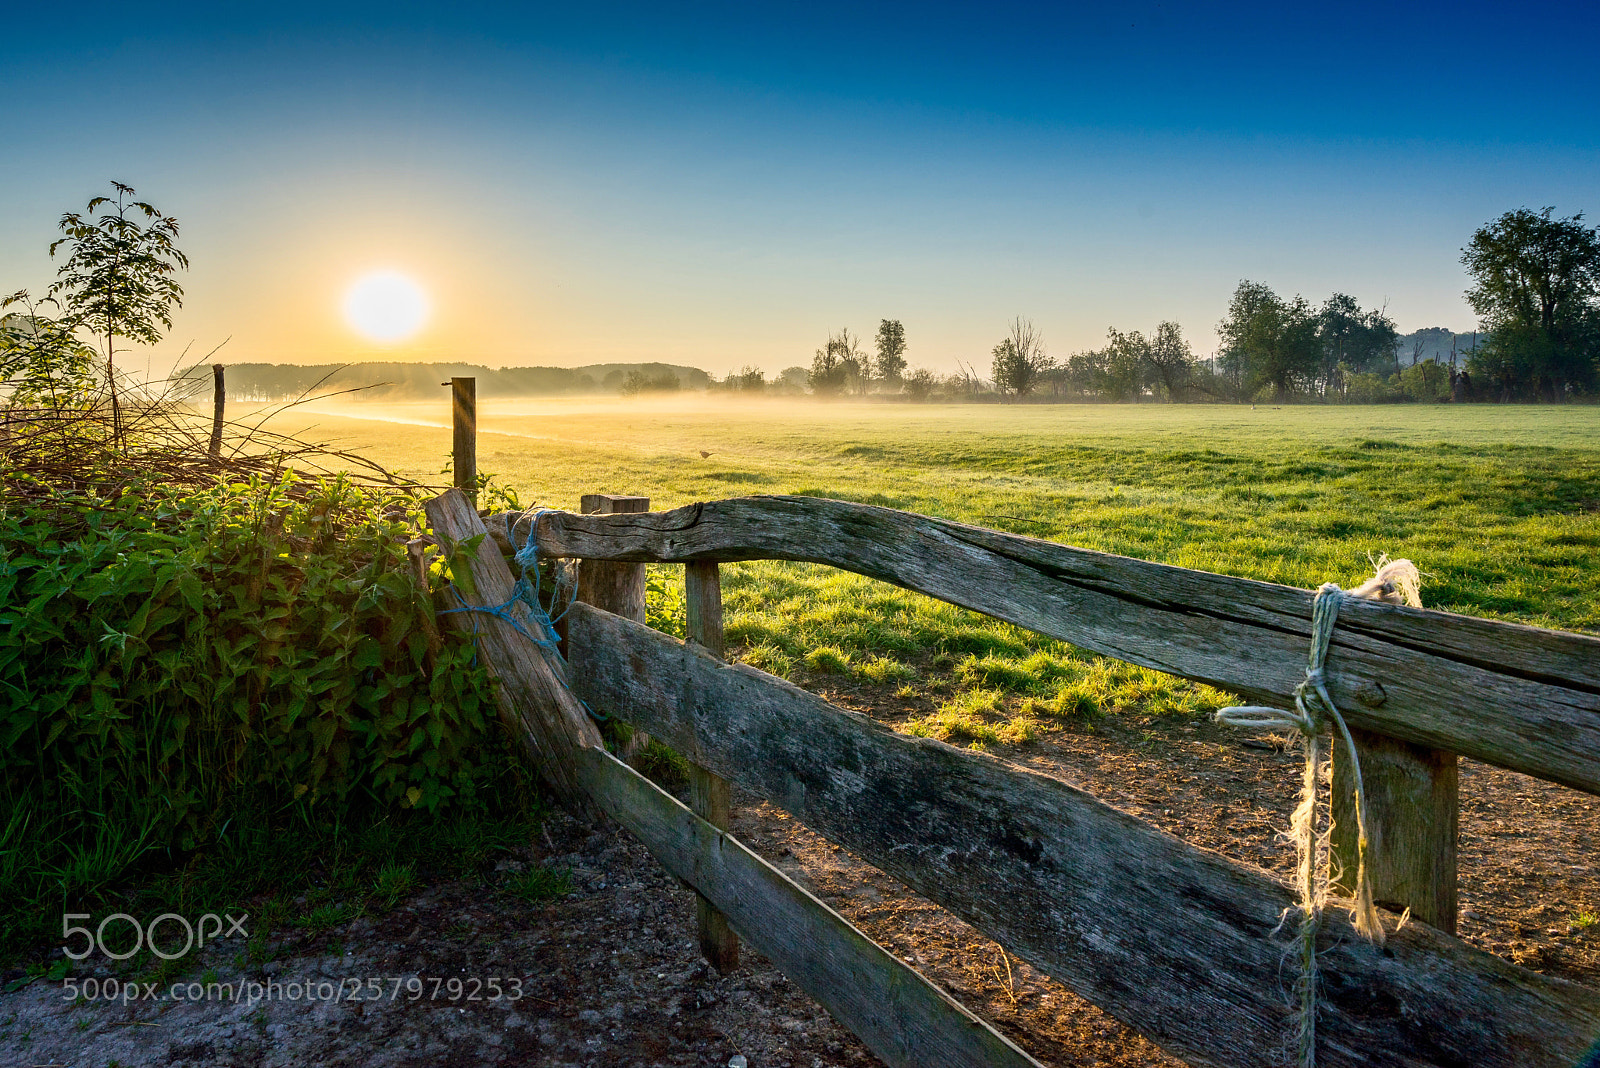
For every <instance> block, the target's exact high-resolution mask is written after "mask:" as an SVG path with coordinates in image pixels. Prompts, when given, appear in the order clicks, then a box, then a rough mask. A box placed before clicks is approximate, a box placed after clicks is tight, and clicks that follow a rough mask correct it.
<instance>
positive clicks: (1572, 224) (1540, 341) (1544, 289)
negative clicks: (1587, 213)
mask: <svg viewBox="0 0 1600 1068" xmlns="http://www.w3.org/2000/svg"><path fill="white" fill-rule="evenodd" d="M1552 211H1554V209H1553V208H1545V209H1544V210H1543V211H1540V212H1535V211H1530V210H1529V209H1527V208H1519V209H1517V210H1516V211H1508V212H1506V213H1505V214H1504V215H1502V216H1500V218H1498V219H1496V220H1495V221H1494V222H1492V223H1489V224H1488V225H1486V226H1483V227H1480V228H1479V229H1478V230H1477V232H1475V233H1474V234H1473V235H1472V240H1471V241H1470V242H1469V243H1468V244H1467V247H1466V248H1464V249H1462V250H1461V262H1462V264H1463V265H1464V266H1465V267H1466V268H1467V270H1468V271H1469V272H1470V273H1471V274H1472V277H1473V281H1474V284H1473V287H1472V288H1471V289H1469V290H1468V291H1467V302H1468V303H1469V304H1471V305H1472V310H1473V311H1475V312H1477V313H1478V317H1479V319H1480V320H1481V321H1482V323H1483V326H1484V329H1486V330H1488V331H1489V340H1488V343H1487V344H1486V345H1485V346H1483V349H1482V350H1481V352H1480V354H1479V356H1478V358H1477V360H1476V365H1475V366H1474V365H1473V364H1470V363H1469V367H1470V368H1471V370H1472V371H1473V372H1474V373H1477V374H1482V375H1484V376H1485V377H1488V378H1490V379H1492V380H1494V381H1496V382H1498V383H1499V385H1500V389H1501V395H1502V397H1503V399H1511V398H1512V397H1514V396H1535V397H1543V398H1546V399H1549V400H1552V401H1554V400H1560V399H1562V398H1563V397H1564V396H1565V395H1566V394H1567V392H1568V391H1569V390H1582V389H1588V388H1592V387H1593V386H1594V384H1595V379H1596V372H1597V366H1596V361H1597V358H1600V231H1597V230H1595V229H1594V228H1591V227H1588V226H1585V225H1584V224H1583V214H1582V213H1581V212H1580V213H1579V214H1577V215H1573V216H1570V217H1569V218H1565V219H1554V218H1551V212H1552Z"/></svg>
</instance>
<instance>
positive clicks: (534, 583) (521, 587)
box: [439, 508, 607, 723]
mask: <svg viewBox="0 0 1600 1068" xmlns="http://www.w3.org/2000/svg"><path fill="white" fill-rule="evenodd" d="M553 510H554V509H550V508H539V509H537V510H535V511H534V512H533V515H532V517H531V518H530V520H529V523H528V536H527V537H526V538H525V539H524V540H523V544H522V548H520V549H517V550H516V553H515V555H514V556H513V557H512V559H514V560H515V561H516V563H517V570H518V572H519V574H518V576H517V581H516V583H515V585H513V586H512V587H511V596H510V597H507V598H506V599H505V600H504V601H502V602H500V603H499V604H494V605H479V604H468V603H467V599H466V598H465V597H463V596H462V595H461V591H460V590H459V589H457V588H456V584H455V583H453V582H452V583H451V584H450V592H451V593H453V594H455V595H456V600H457V601H460V602H461V606H460V607H459V608H446V609H444V610H443V611H442V612H440V613H439V614H440V615H450V614H452V613H455V612H470V613H472V614H473V620H472V644H473V648H474V649H476V648H477V644H478V620H477V616H478V615H480V614H481V615H486V616H494V617H495V618H496V619H499V620H503V621H504V622H506V623H509V624H511V626H512V628H513V629H515V630H516V632H517V633H518V634H520V635H522V636H523V637H524V638H526V639H528V640H529V641H530V642H532V643H533V644H534V645H537V646H538V647H539V648H541V649H544V650H546V651H547V652H549V653H550V654H551V655H552V656H554V657H555V658H556V659H557V660H559V661H561V663H562V664H563V665H565V664H566V662H567V661H566V658H565V657H563V656H562V655H561V647H560V645H559V644H557V641H558V639H557V636H556V624H557V623H559V622H561V620H562V618H563V617H565V616H566V614H567V612H568V611H569V610H570V609H571V608H572V602H574V601H576V600H577V599H578V584H577V582H576V581H574V580H570V579H567V578H566V576H567V573H568V570H569V569H567V568H562V569H561V570H560V571H559V572H558V573H557V575H556V582H555V589H554V590H552V591H551V597H550V608H551V609H554V608H555V606H556V605H557V604H558V603H560V602H561V586H562V583H563V580H566V584H567V586H568V589H567V595H566V603H565V604H562V605H561V611H560V612H557V613H556V614H555V616H554V617H552V616H551V615H550V611H549V610H547V609H546V608H545V606H544V605H543V604H542V603H541V602H540V600H539V587H540V586H541V585H542V584H543V581H544V576H543V574H542V572H541V571H540V568H539V543H538V539H536V538H535V537H534V533H535V530H536V529H537V527H538V525H539V517H540V516H541V515H543V514H544V513H546V512H549V511H553ZM523 514H524V515H527V513H526V512H524V513H523ZM515 529H516V524H515V523H511V522H507V524H506V530H507V533H508V535H511V534H512V533H513V532H514V531H515ZM512 544H513V545H514V544H515V542H513V543H512ZM530 571H531V572H532V575H531V576H530V575H529V572H530ZM518 601H521V602H522V604H523V606H524V607H525V608H527V610H528V614H529V615H530V616H532V617H533V622H534V626H536V627H537V628H538V630H539V633H538V634H534V633H532V632H531V631H529V630H528V628H527V627H524V626H523V625H522V621H521V620H519V619H518V618H517V617H516V616H515V615H514V614H512V612H511V606H512V605H514V604H516V603H517V602H518ZM474 655H476V654H474ZM562 685H564V686H565V685H566V683H565V682H563V683H562ZM567 692H568V693H572V687H571V686H567ZM572 696H573V699H574V700H576V701H577V702H578V703H579V704H580V705H582V706H583V710H584V711H585V712H587V713H589V718H590V719H592V720H594V721H595V722H597V723H599V722H604V721H605V719H606V718H607V717H606V716H604V715H602V714H601V713H599V712H596V711H595V710H594V709H592V708H590V707H589V703H588V702H587V701H585V700H584V699H583V698H581V697H579V696H578V695H577V694H575V693H573V694H572Z"/></svg>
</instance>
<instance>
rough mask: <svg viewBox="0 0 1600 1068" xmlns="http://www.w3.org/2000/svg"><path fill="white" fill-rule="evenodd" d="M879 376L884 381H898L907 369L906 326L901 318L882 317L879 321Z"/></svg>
mask: <svg viewBox="0 0 1600 1068" xmlns="http://www.w3.org/2000/svg"><path fill="white" fill-rule="evenodd" d="M877 344H878V366H877V372H878V377H879V378H880V379H881V380H883V381H884V382H888V383H897V382H899V381H900V377H901V376H902V375H904V374H905V370H906V328H905V327H904V326H902V325H900V320H899V319H882V320H880V321H879V322H878V337H877Z"/></svg>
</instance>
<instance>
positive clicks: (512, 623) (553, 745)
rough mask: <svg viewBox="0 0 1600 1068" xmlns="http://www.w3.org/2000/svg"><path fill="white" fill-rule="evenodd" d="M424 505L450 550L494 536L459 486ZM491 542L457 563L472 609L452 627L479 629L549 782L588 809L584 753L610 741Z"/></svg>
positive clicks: (487, 659) (504, 715)
mask: <svg viewBox="0 0 1600 1068" xmlns="http://www.w3.org/2000/svg"><path fill="white" fill-rule="evenodd" d="M423 507H424V509H425V510H426V511H427V513H428V523H429V525H430V526H432V528H433V533H434V535H435V536H436V537H437V538H439V540H440V541H441V542H442V543H443V544H444V545H445V546H446V547H447V548H448V547H449V546H451V545H454V544H457V543H459V542H464V541H469V540H471V539H472V538H475V537H478V536H480V535H482V536H484V538H485V541H488V539H487V535H488V533H489V530H488V528H487V527H485V526H484V525H483V520H482V519H480V518H478V510H477V509H476V508H474V507H473V506H472V502H471V501H470V500H468V499H467V496H466V494H464V493H462V492H461V491H460V490H459V489H450V490H445V491H444V492H443V493H441V494H439V496H437V497H435V498H434V499H433V500H431V501H428V502H427V503H426V504H425V505H424V506H423ZM488 545H489V548H488V550H486V551H479V552H477V553H475V554H473V555H472V556H471V558H470V559H466V560H459V561H457V565H456V566H458V567H462V568H463V569H462V571H461V573H458V574H456V575H455V576H454V581H455V587H456V595H457V596H458V597H459V599H460V602H461V603H460V607H462V608H464V609H468V610H466V611H452V612H450V613H448V614H447V615H445V616H444V617H443V618H444V620H445V622H446V625H447V626H450V627H454V628H455V629H456V630H459V631H466V632H467V633H469V634H471V635H473V640H474V641H475V642H476V643H477V645H478V653H479V658H480V660H481V661H482V662H483V663H484V665H485V666H486V667H487V668H488V669H489V672H490V674H491V675H492V676H493V677H494V678H495V680H496V683H497V685H496V686H495V687H494V695H495V702H496V704H498V705H499V707H500V716H501V719H502V720H504V721H505V723H506V724H507V726H509V727H510V728H511V729H512V731H513V734H514V735H515V737H516V738H517V740H518V741H519V742H520V743H521V744H522V747H523V749H524V751H525V752H526V753H527V755H528V757H529V759H530V761H531V762H532V763H533V766H534V767H535V768H536V769H537V770H538V772H539V774H540V775H541V776H543V777H544V780H545V782H547V783H548V784H549V785H550V786H551V788H552V789H554V790H555V792H556V793H557V794H558V795H559V796H560V797H562V798H563V799H565V800H567V801H568V803H570V804H572V805H573V806H574V807H576V808H578V809H580V810H582V811H588V810H589V809H591V808H592V803H591V801H590V800H589V797H588V793H587V792H586V791H585V789H584V787H583V785H582V783H581V782H580V780H579V777H578V763H577V755H576V754H577V752H578V751H579V750H581V749H603V748H605V742H604V741H603V740H602V739H601V737H600V731H599V730H598V729H597V728H596V727H595V725H594V723H593V722H591V721H590V719H589V713H588V711H587V710H586V709H585V708H584V707H583V703H582V702H581V701H579V700H578V699H577V698H576V697H574V696H573V694H572V689H571V687H570V686H569V685H568V679H567V665H566V664H565V663H564V662H563V661H562V659H561V658H560V657H559V656H557V655H556V653H555V650H554V649H552V648H548V647H547V646H545V645H540V644H538V643H537V642H534V641H531V640H530V639H529V637H528V636H529V634H530V633H537V632H538V630H539V626H540V625H539V624H538V623H537V622H535V620H534V618H533V615H532V613H531V612H530V611H529V609H528V606H527V605H525V604H523V603H522V602H521V600H519V599H518V598H517V597H516V595H515V593H514V590H515V588H516V580H515V579H513V578H512V577H511V568H509V567H507V566H506V560H505V557H503V556H501V555H500V554H499V553H498V552H496V551H495V549H494V543H493V542H492V541H489V542H488ZM463 565H464V566H463ZM471 609H477V611H472V610H471Z"/></svg>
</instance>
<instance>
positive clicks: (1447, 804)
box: [1331, 727, 1460, 934]
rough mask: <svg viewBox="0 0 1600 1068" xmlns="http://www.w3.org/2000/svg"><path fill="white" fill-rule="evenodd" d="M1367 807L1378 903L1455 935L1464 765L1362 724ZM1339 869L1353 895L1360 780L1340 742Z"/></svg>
mask: <svg viewBox="0 0 1600 1068" xmlns="http://www.w3.org/2000/svg"><path fill="white" fill-rule="evenodd" d="M1350 735H1351V737H1352V738H1353V739H1354V740H1355V743H1356V755H1357V757H1358V758H1359V759H1360V761H1361V780H1362V788H1363V790H1364V791H1365V794H1366V802H1367V837H1368V840H1369V844H1368V849H1367V865H1368V869H1369V871H1370V874H1371V878H1372V898H1373V900H1374V901H1375V902H1377V904H1379V905H1381V906H1382V907H1384V908H1386V909H1390V910H1392V911H1394V912H1403V911H1405V910H1406V909H1408V908H1409V909H1410V910H1411V915H1412V916H1413V917H1414V918H1416V919H1418V920H1421V921H1422V922H1423V923H1426V924H1428V925H1429V926H1432V927H1437V928H1438V929H1439V930H1441V931H1444V932H1445V933H1446V934H1455V933H1456V830H1457V827H1458V824H1459V820H1460V805H1459V802H1458V797H1457V789H1458V784H1459V779H1460V775H1459V765H1460V760H1459V759H1458V758H1457V756H1456V754H1454V753H1446V752H1443V751H1442V750H1438V749H1429V748H1428V747H1427V746H1422V745H1413V744H1412V743H1410V742H1403V741H1400V740H1399V739H1398V738H1389V737H1386V736H1384V735H1382V734H1375V733H1373V732H1372V731H1367V730H1362V729H1361V728H1360V727H1352V728H1350ZM1333 820H1334V824H1333V836H1332V843H1331V844H1332V849H1333V870H1334V871H1335V872H1337V873H1339V875H1338V880H1337V881H1338V885H1339V887H1340V888H1341V889H1342V890H1344V891H1345V893H1347V894H1353V893H1354V892H1355V882H1356V859H1357V858H1356V850H1357V839H1358V832H1357V830H1356V805H1355V775H1354V774H1353V773H1352V771H1351V769H1350V760H1349V758H1348V756H1347V755H1346V753H1345V748H1344V745H1343V744H1342V742H1341V741H1340V740H1339V739H1337V738H1336V739H1334V745H1333Z"/></svg>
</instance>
